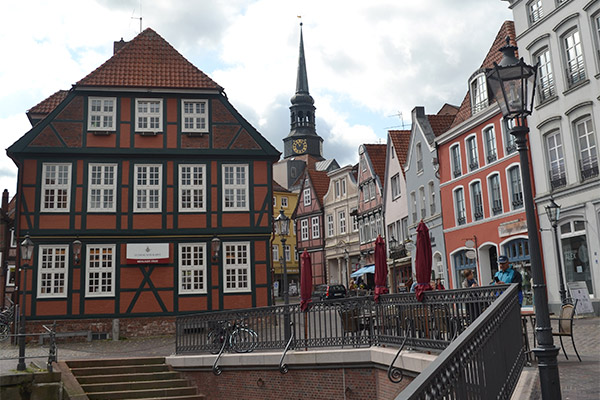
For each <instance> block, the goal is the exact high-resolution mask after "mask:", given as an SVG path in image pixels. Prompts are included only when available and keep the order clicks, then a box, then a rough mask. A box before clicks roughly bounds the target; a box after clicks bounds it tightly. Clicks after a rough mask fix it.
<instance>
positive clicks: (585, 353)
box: [513, 317, 600, 400]
mask: <svg viewBox="0 0 600 400" xmlns="http://www.w3.org/2000/svg"><path fill="white" fill-rule="evenodd" d="M554 324H556V323H554ZM553 327H554V328H555V329H556V327H555V326H554V325H553ZM573 330H574V332H575V345H576V346H577V351H578V352H579V355H580V356H581V362H579V360H578V359H577V355H576V354H575V351H574V350H573V345H572V343H571V339H570V338H568V337H567V338H563V343H564V345H565V350H566V351H567V355H568V356H569V359H568V360H567V359H566V358H565V355H564V353H563V351H562V349H560V341H559V338H558V337H556V336H555V337H554V345H555V346H557V347H558V348H559V349H560V351H559V353H558V373H559V376H560V387H561V392H562V398H563V399H569V400H598V399H600V318H598V317H594V318H577V319H575V321H574V322H573ZM530 343H532V337H531V332H530ZM519 385H520V386H521V391H520V392H519V391H518V390H517V391H516V392H515V395H513V399H515V400H516V399H517V398H518V399H532V400H541V398H542V395H541V389H540V378H539V369H538V368H537V364H536V363H535V362H534V363H533V365H532V366H531V367H525V369H524V370H523V373H522V375H521V380H520V381H519Z"/></svg>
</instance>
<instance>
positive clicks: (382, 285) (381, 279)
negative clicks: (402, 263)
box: [375, 235, 388, 303]
mask: <svg viewBox="0 0 600 400" xmlns="http://www.w3.org/2000/svg"><path fill="white" fill-rule="evenodd" d="M387 275H388V270H387V259H386V256H385V243H384V241H383V238H382V237H381V235H377V239H376V240H375V302H376V303H378V302H379V295H382V294H386V293H387V292H388V288H387Z"/></svg>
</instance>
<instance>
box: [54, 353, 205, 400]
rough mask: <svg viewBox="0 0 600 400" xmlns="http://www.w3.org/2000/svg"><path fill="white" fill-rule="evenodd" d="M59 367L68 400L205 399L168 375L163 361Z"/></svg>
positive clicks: (134, 360)
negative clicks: (70, 399) (68, 392)
mask: <svg viewBox="0 0 600 400" xmlns="http://www.w3.org/2000/svg"><path fill="white" fill-rule="evenodd" d="M59 364H62V365H59V369H60V370H61V372H62V373H63V382H65V387H67V390H68V388H69V387H70V389H71V390H68V391H70V392H71V398H72V399H82V400H83V399H89V400H105V399H106V400H108V399H121V400H125V399H136V400H142V399H145V400H149V399H163V400H200V399H205V396H204V395H200V394H197V390H196V388H195V387H193V386H190V384H189V382H188V381H187V380H186V379H182V378H181V376H180V374H179V372H176V371H171V370H170V368H169V366H168V365H167V364H166V363H165V359H164V358H163V357H155V358H127V359H101V360H77V361H66V362H64V363H59ZM65 367H66V368H65ZM65 369H66V370H67V371H65ZM65 374H66V376H65ZM69 376H70V378H69ZM68 381H70V383H69V384H67V383H68Z"/></svg>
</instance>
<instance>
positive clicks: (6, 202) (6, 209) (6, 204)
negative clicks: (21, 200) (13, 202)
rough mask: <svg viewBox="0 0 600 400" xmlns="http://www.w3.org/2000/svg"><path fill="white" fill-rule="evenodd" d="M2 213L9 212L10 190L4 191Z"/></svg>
mask: <svg viewBox="0 0 600 400" xmlns="http://www.w3.org/2000/svg"><path fill="white" fill-rule="evenodd" d="M2 211H4V212H5V213H7V212H8V189H4V192H2Z"/></svg>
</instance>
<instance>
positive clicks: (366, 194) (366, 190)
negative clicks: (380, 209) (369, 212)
mask: <svg viewBox="0 0 600 400" xmlns="http://www.w3.org/2000/svg"><path fill="white" fill-rule="evenodd" d="M362 192H363V201H364V202H365V203H366V202H367V201H369V199H370V198H371V194H370V193H369V183H368V182H367V183H365V184H364V185H363V186H362Z"/></svg>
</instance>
